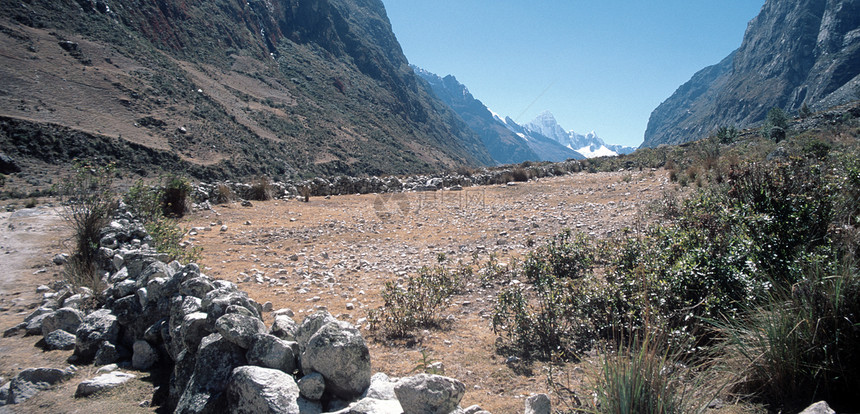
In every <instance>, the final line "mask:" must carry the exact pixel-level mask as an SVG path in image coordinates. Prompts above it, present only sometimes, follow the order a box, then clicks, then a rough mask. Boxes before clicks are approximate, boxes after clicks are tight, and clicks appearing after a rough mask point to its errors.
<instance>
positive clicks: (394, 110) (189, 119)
mask: <svg viewBox="0 0 860 414" xmlns="http://www.w3.org/2000/svg"><path fill="white" fill-rule="evenodd" d="M0 148H2V151H3V152H5V153H7V154H8V155H11V156H13V157H14V158H15V159H16V160H18V162H19V164H21V165H24V166H25V167H27V166H38V165H63V164H64V163H67V162H69V161H70V160H71V159H72V158H75V157H98V158H103V159H105V160H113V161H119V163H120V166H121V167H130V169H133V170H134V169H136V170H139V172H142V173H146V172H147V171H149V170H152V169H155V170H159V169H164V170H168V169H169V170H185V171H187V172H189V173H191V174H193V175H196V176H199V177H201V178H215V177H240V176H250V175H256V174H267V175H271V176H273V177H283V176H290V175H305V174H340V173H342V174H352V175H360V174H365V173H366V174H382V173H407V172H422V171H430V170H438V169H449V168H455V167H458V166H464V165H465V166H480V165H489V164H492V163H493V162H494V161H493V159H492V157H491V156H490V154H489V153H488V152H487V149H486V148H485V146H484V145H483V143H482V142H481V140H480V138H479V137H478V136H476V135H475V134H474V133H473V132H472V131H471V130H470V129H469V128H468V127H467V126H466V125H465V123H463V122H462V120H460V119H459V118H458V117H457V116H456V115H455V114H454V113H453V112H452V111H451V110H450V109H448V107H447V106H446V105H444V104H443V103H442V102H440V101H439V100H438V99H437V98H435V97H434V95H433V94H432V93H431V92H430V91H428V90H426V89H425V84H424V83H423V82H421V81H420V80H419V78H418V77H417V76H416V75H415V74H414V73H413V71H412V70H411V69H410V68H409V65H408V62H407V60H406V58H405V57H404V56H403V53H402V51H401V49H400V46H399V44H398V42H397V40H396V38H395V36H394V34H393V33H392V31H391V26H390V23H389V21H388V19H387V17H386V13H385V9H384V6H383V4H382V2H381V1H379V0H303V1H298V0H276V1H270V0H266V1H262V0H252V1H247V2H245V1H242V2H238V3H237V2H232V1H227V0H213V1H206V2H187V1H184V0H164V1H159V2H151V1H144V0H130V1H123V2H119V1H115V0H60V1H53V2H29V1H24V2H19V1H12V0H0ZM131 164H139V165H131Z"/></svg>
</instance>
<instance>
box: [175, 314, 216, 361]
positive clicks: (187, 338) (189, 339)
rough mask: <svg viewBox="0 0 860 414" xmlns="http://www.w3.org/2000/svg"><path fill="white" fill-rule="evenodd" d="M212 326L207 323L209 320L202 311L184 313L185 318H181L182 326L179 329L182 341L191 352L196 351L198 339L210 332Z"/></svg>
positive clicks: (198, 343) (198, 344)
mask: <svg viewBox="0 0 860 414" xmlns="http://www.w3.org/2000/svg"><path fill="white" fill-rule="evenodd" d="M213 328H214V327H212V326H210V325H209V320H208V319H207V316H206V314H205V313H203V312H194V313H190V314H188V315H185V318H183V320H182V327H181V328H180V330H179V333H180V335H181V338H182V343H183V344H184V345H185V347H186V348H187V349H188V350H190V351H191V352H197V347H199V346H200V341H201V340H203V338H204V337H206V336H207V335H209V334H211V333H212V331H213Z"/></svg>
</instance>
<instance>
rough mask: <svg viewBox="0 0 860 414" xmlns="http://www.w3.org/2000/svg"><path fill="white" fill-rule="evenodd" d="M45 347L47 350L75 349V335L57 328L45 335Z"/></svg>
mask: <svg viewBox="0 0 860 414" xmlns="http://www.w3.org/2000/svg"><path fill="white" fill-rule="evenodd" d="M45 347H46V348H48V349H49V350H63V351H68V350H72V349H75V335H73V334H70V333H68V332H66V331H64V330H62V329H57V330H55V331H54V332H51V333H49V334H48V335H46V336H45Z"/></svg>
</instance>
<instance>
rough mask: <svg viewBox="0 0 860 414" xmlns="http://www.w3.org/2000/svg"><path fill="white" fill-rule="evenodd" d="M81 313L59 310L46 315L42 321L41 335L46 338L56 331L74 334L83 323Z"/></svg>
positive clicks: (71, 309)
mask: <svg viewBox="0 0 860 414" xmlns="http://www.w3.org/2000/svg"><path fill="white" fill-rule="evenodd" d="M83 319H84V318H83V315H82V314H81V311H79V310H77V309H73V308H60V309H57V311H56V312H54V313H50V314H48V316H46V317H45V319H43V320H42V335H44V336H47V335H48V334H50V333H51V332H54V331H56V330H57V329H62V330H64V331H66V332H68V333H75V332H77V330H78V327H79V326H81V322H82V321H83Z"/></svg>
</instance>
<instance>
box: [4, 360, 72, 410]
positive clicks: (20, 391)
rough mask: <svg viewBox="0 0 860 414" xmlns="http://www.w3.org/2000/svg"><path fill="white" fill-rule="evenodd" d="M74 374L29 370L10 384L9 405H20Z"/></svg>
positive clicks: (51, 370)
mask: <svg viewBox="0 0 860 414" xmlns="http://www.w3.org/2000/svg"><path fill="white" fill-rule="evenodd" d="M73 374H74V372H73V371H72V370H62V369H56V368H28V369H25V370H23V371H21V372H19V373H18V375H17V376H15V378H12V381H11V382H10V383H9V393H8V396H7V399H6V403H7V404H19V403H21V402H23V401H26V400H28V399H30V398H32V397H33V396H34V395H36V394H37V393H38V392H39V391H42V390H46V389H48V388H50V387H53V386H54V385H57V384H59V383H61V382H63V381H65V380H67V379H69V378H71V376H72V375H73Z"/></svg>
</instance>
